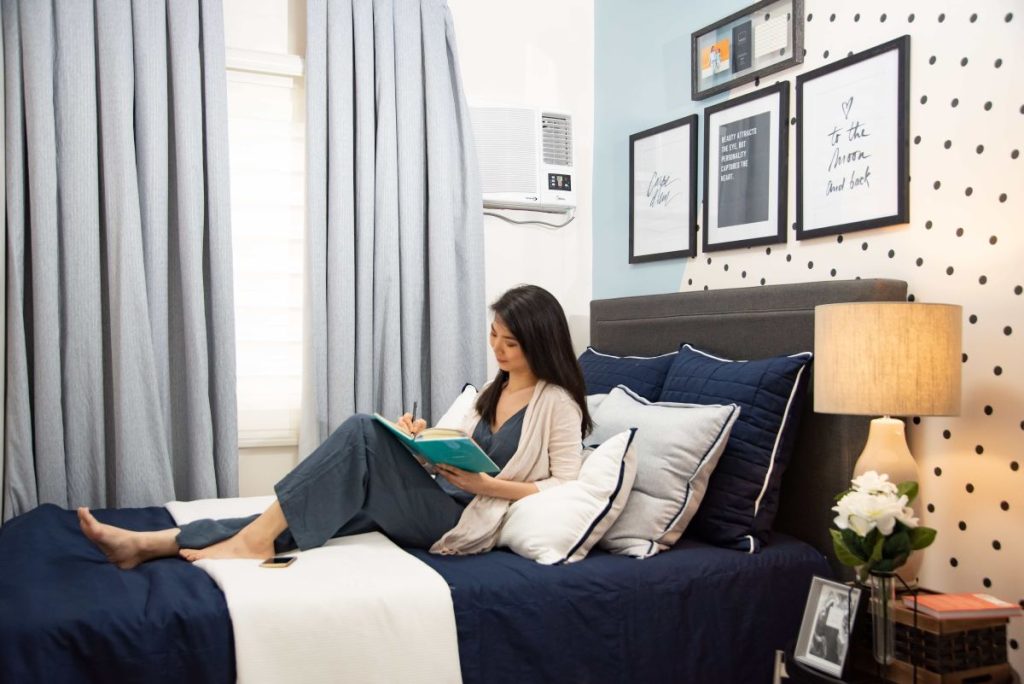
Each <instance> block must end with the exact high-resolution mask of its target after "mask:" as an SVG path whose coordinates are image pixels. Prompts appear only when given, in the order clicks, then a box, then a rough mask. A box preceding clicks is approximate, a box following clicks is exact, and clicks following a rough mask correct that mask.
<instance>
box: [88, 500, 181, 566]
mask: <svg viewBox="0 0 1024 684" xmlns="http://www.w3.org/2000/svg"><path fill="white" fill-rule="evenodd" d="M78 524H79V526H80V527H81V528H82V533H83V534H84V535H85V536H86V537H88V538H89V541H91V542H92V543H93V544H95V545H96V546H98V547H99V548H100V551H102V552H103V555H105V556H106V557H107V559H108V560H109V561H110V562H111V563H113V564H114V565H116V566H117V567H119V568H121V569H122V570H130V569H132V568H134V567H135V566H136V565H138V564H139V563H143V562H145V561H148V560H151V559H153V558H163V557H166V556H173V555H174V554H175V553H177V551H178V544H177V542H175V538H176V537H177V536H178V529H177V528H173V529H168V530H158V531H155V532H135V531H132V530H125V529H122V528H120V527H114V526H113V525H106V524H104V523H101V522H100V521H99V520H97V519H96V518H95V517H94V516H93V514H92V513H90V512H89V509H88V508H85V507H82V508H79V509H78Z"/></svg>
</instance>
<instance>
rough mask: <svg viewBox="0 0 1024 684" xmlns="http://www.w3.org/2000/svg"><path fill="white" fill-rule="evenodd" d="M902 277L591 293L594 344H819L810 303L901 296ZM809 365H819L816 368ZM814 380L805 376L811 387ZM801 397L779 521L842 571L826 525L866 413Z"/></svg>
mask: <svg viewBox="0 0 1024 684" xmlns="http://www.w3.org/2000/svg"><path fill="white" fill-rule="evenodd" d="M906 296H907V284H906V283H905V282H903V281H899V280H881V279H876V280H842V281H830V282H820V283H802V284H796V285H768V286H763V287H749V288H738V289H729V290H714V291H703V292H677V293H671V294H660V295H647V296H641V297H623V298H619V299H603V300H594V301H593V302H591V304H590V344H591V345H592V346H593V347H594V348H595V349H598V350H600V351H603V352H606V353H609V354H618V355H625V354H635V355H643V356H650V355H654V354H661V353H665V352H669V351H673V350H675V349H676V348H678V347H679V345H680V344H681V343H683V342H689V343H691V344H693V345H694V346H696V347H698V348H701V349H704V350H706V351H708V352H711V353H713V354H716V355H721V356H725V357H728V358H732V359H756V358H761V357H765V356H774V355H778V354H793V353H796V352H802V351H813V349H814V307H815V306H817V305H818V304H832V303H835V302H861V301H904V300H905V299H906ZM812 373H813V367H812ZM812 387H813V383H812V382H808V393H809V394H810V393H811V391H812V390H811V388H812ZM813 409H814V400H813V396H809V397H808V401H805V402H804V412H803V415H802V418H801V423H800V436H799V438H798V440H797V444H796V451H795V453H794V454H793V457H792V460H791V461H790V464H789V467H788V469H787V470H786V473H785V475H784V477H783V482H782V501H781V503H780V507H779V513H778V516H777V518H776V522H775V529H776V530H779V531H781V532H785V533H786V534H790V535H792V536H794V537H797V538H799V539H803V540H804V541H806V542H808V543H810V544H811V545H813V546H814V547H815V548H817V549H819V550H820V551H821V552H822V553H823V554H824V555H825V556H827V557H828V559H829V562H830V563H831V564H832V566H833V568H834V569H835V570H836V572H837V573H839V574H843V575H845V574H846V572H845V571H843V569H842V567H841V565H840V564H839V563H838V561H836V559H835V555H834V554H833V552H832V541H831V537H830V536H829V532H828V528H829V524H830V521H831V513H830V511H829V509H830V508H831V507H832V505H833V497H834V496H835V495H836V494H837V493H838V492H840V491H842V490H844V489H846V488H847V487H848V486H849V482H850V476H851V473H852V471H853V464H854V461H856V459H857V456H858V455H859V454H860V450H861V449H862V448H863V446H864V441H865V439H866V438H867V428H868V421H869V419H868V418H866V417H860V416H837V415H827V414H821V413H814V410H813Z"/></svg>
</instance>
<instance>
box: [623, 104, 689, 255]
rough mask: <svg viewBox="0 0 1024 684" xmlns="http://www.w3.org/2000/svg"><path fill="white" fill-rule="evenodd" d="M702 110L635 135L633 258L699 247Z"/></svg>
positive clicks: (632, 159) (631, 211) (631, 187)
mask: <svg viewBox="0 0 1024 684" xmlns="http://www.w3.org/2000/svg"><path fill="white" fill-rule="evenodd" d="M696 233H697V115H696V114H691V115H690V116H687V117H685V118H682V119H677V120H675V121H670V122H668V123H666V124H662V125H661V126H656V127H655V128H650V129H648V130H646V131H641V132H639V133H634V134H633V135H631V136H629V263H631V264H637V263H643V262H647V261H659V260H662V259H676V258H681V257H691V256H694V255H696V253H697V238H696Z"/></svg>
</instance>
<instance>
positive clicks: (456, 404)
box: [434, 382, 477, 430]
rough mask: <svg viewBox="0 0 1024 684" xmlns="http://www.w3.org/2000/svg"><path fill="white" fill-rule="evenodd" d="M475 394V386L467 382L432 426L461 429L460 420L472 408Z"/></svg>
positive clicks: (463, 418) (461, 420)
mask: <svg viewBox="0 0 1024 684" xmlns="http://www.w3.org/2000/svg"><path fill="white" fill-rule="evenodd" d="M476 395H477V391H476V387H473V385H471V384H469V383H468V382H467V383H466V384H465V385H464V386H463V387H462V392H461V393H460V394H459V396H457V397H455V401H453V402H452V405H451V406H449V407H448V410H447V411H445V412H444V415H443V416H441V417H440V418H439V419H438V421H437V422H436V423H434V427H442V428H450V429H452V430H460V429H462V422H463V420H465V418H466V414H468V413H469V411H470V409H472V408H473V404H475V403H476Z"/></svg>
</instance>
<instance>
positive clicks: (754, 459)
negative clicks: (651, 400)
mask: <svg viewBox="0 0 1024 684" xmlns="http://www.w3.org/2000/svg"><path fill="white" fill-rule="evenodd" d="M812 356H813V355H812V354H811V352H804V353H801V354H793V355H792V356H773V357H771V358H767V359H759V360H757V361H730V360H728V359H721V358H718V357H715V356H711V355H710V354H707V353H705V352H702V351H698V350H696V349H694V348H693V347H691V346H690V345H688V344H684V345H683V346H682V347H680V348H679V354H678V355H677V356H676V358H675V360H674V361H673V363H672V367H671V368H669V371H668V375H667V376H666V377H665V383H664V387H663V388H662V390H661V396H660V398H659V399H658V400H659V401H674V402H683V403H688V404H729V403H734V404H738V405H739V407H740V416H739V418H738V419H737V420H736V424H735V425H734V426H733V428H732V434H731V435H730V437H729V443H728V444H726V447H725V451H724V452H723V453H722V458H721V459H720V460H719V462H718V467H717V468H715V472H714V473H713V474H712V475H711V481H710V482H709V483H708V490H707V493H706V494H705V495H704V501H703V502H701V505H700V508H699V509H697V515H696V516H695V517H694V519H693V522H692V523H691V524H690V527H689V531H691V532H692V533H693V534H696V535H697V536H698V537H700V538H701V539H703V540H705V541H707V542H710V543H712V544H715V545H717V546H724V547H726V548H731V549H738V550H741V551H746V552H748V553H755V552H757V551H758V550H760V548H761V542H763V541H764V540H765V537H766V535H767V533H768V532H769V531H770V530H771V526H772V522H773V521H774V520H775V513H776V511H777V510H778V507H779V488H780V486H781V484H782V473H783V472H784V471H785V469H786V464H787V463H788V462H789V457H790V455H791V454H792V453H793V445H794V443H795V440H796V432H797V429H798V427H799V422H800V413H801V409H802V406H803V398H804V394H805V387H806V384H807V383H806V376H807V373H806V372H805V370H806V368H807V365H808V363H810V361H811V358H812Z"/></svg>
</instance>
